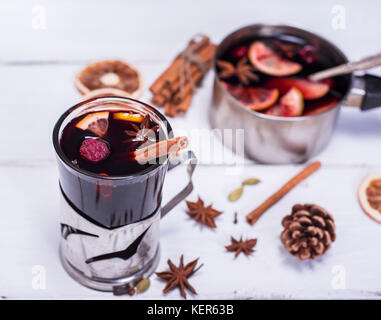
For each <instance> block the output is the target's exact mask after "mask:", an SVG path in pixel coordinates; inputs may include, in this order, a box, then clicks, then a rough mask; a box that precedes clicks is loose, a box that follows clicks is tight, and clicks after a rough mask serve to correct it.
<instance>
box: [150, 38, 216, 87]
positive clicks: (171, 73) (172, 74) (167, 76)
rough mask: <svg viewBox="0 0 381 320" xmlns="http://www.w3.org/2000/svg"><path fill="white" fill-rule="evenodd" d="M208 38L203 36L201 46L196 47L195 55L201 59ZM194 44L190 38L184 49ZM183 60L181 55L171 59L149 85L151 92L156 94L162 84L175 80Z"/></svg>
mask: <svg viewBox="0 0 381 320" xmlns="http://www.w3.org/2000/svg"><path fill="white" fill-rule="evenodd" d="M209 42H210V40H209V38H208V37H205V38H204V39H203V40H202V43H201V46H200V47H199V48H198V50H197V51H196V53H197V55H199V56H200V58H201V59H202V54H203V53H202V52H203V51H204V49H205V47H207V46H208V44H209ZM194 45H195V41H194V40H191V41H190V42H189V43H188V45H187V47H186V49H189V48H190V47H192V46H194ZM182 62H183V59H182V58H181V55H178V56H177V57H176V58H175V59H174V60H173V61H172V63H171V64H170V66H169V67H168V68H167V69H166V70H165V71H164V72H163V73H162V74H161V75H160V76H159V78H158V79H157V80H156V81H155V82H154V83H153V84H152V85H151V86H150V88H149V89H150V91H151V92H152V93H153V94H156V93H157V92H159V90H160V89H161V87H162V86H163V84H164V83H165V82H166V81H167V82H169V83H171V82H173V81H175V80H176V78H177V77H178V75H179V69H180V66H181V64H182Z"/></svg>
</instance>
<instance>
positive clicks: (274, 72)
mask: <svg viewBox="0 0 381 320" xmlns="http://www.w3.org/2000/svg"><path fill="white" fill-rule="evenodd" d="M248 57H249V60H250V62H251V63H252V64H253V65H254V66H255V67H256V68H257V69H258V70H259V71H261V72H263V73H265V74H268V75H271V76H276V77H284V76H290V75H292V74H295V73H298V72H299V71H300V70H302V66H301V65H300V64H299V63H296V62H292V61H290V60H287V59H284V58H282V57H281V56H279V55H277V54H276V53H275V52H274V51H273V50H271V49H270V48H269V47H267V46H266V45H265V44H264V43H263V42H261V41H255V42H254V43H253V44H252V45H251V46H250V48H249V53H248Z"/></svg>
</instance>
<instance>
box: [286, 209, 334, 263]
mask: <svg viewBox="0 0 381 320" xmlns="http://www.w3.org/2000/svg"><path fill="white" fill-rule="evenodd" d="M282 225H283V227H284V231H283V232H282V234H281V236H280V239H281V241H282V243H283V244H284V246H285V247H286V249H287V250H288V251H289V252H290V253H291V254H292V255H294V256H296V257H298V258H299V259H300V260H306V259H314V258H315V257H318V256H320V255H322V254H323V253H324V252H325V251H326V250H327V249H329V247H330V246H331V243H332V242H333V241H335V239H336V234H335V223H334V221H333V217H332V216H331V215H330V214H329V213H328V212H327V211H326V210H324V209H323V208H321V207H319V206H317V205H314V204H305V205H302V204H296V205H294V206H293V207H292V213H291V214H290V215H288V216H285V217H284V218H283V220H282Z"/></svg>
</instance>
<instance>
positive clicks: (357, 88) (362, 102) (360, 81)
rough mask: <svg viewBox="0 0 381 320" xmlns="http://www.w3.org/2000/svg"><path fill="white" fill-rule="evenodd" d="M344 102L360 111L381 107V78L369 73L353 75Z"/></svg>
mask: <svg viewBox="0 0 381 320" xmlns="http://www.w3.org/2000/svg"><path fill="white" fill-rule="evenodd" d="M346 104H347V105H349V106H356V107H360V109H361V110H362V111H365V110H370V109H374V108H378V107H381V78H380V77H377V76H373V75H370V74H364V75H360V76H359V75H357V76H354V78H353V88H352V90H351V92H350V94H349V95H348V98H347V102H346Z"/></svg>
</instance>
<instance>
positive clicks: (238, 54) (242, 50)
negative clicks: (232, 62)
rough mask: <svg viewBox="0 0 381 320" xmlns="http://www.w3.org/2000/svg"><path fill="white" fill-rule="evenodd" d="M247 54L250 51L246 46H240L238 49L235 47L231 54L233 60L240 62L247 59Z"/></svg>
mask: <svg viewBox="0 0 381 320" xmlns="http://www.w3.org/2000/svg"><path fill="white" fill-rule="evenodd" d="M247 53H248V49H247V47H246V46H238V47H235V48H234V49H233V50H232V51H231V53H230V54H231V56H232V58H233V59H237V60H239V59H242V58H244V57H246V56H247Z"/></svg>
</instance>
